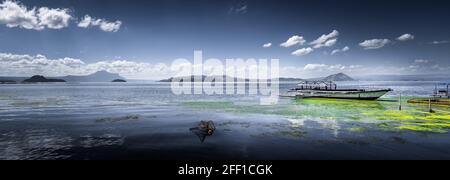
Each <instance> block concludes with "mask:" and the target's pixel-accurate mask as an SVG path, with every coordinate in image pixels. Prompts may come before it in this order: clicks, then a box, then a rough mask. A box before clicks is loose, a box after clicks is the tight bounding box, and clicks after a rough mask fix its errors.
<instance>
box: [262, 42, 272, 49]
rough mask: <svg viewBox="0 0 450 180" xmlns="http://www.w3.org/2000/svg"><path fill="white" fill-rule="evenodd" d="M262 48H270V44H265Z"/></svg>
mask: <svg viewBox="0 0 450 180" xmlns="http://www.w3.org/2000/svg"><path fill="white" fill-rule="evenodd" d="M263 47H264V48H269V47H272V43H266V44H264V45H263Z"/></svg>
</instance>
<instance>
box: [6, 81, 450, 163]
mask: <svg viewBox="0 0 450 180" xmlns="http://www.w3.org/2000/svg"><path fill="white" fill-rule="evenodd" d="M294 85H295V84H282V85H281V88H280V91H281V92H284V91H286V90H287V89H288V88H290V87H292V86H294ZM340 85H341V86H346V87H365V88H392V89H395V90H396V91H394V92H391V93H390V94H388V95H387V96H385V97H384V98H383V99H381V101H373V102H367V101H361V102H360V101H357V102H355V101H322V100H318V101H314V100H295V99H291V98H281V99H280V100H279V103H278V104H277V105H272V106H260V105H259V97H258V96H206V95H195V96H193V95H184V96H176V95H174V94H172V92H171V90H170V84H167V83H126V84H112V83H81V84H35V85H0V159H269V160H271V159H450V135H449V133H448V131H447V126H448V125H449V122H450V120H449V119H446V118H447V116H448V115H449V114H446V113H447V112H450V109H448V108H447V107H436V110H437V111H438V112H439V113H440V114H438V115H439V116H437V115H435V116H432V115H429V114H425V115H423V117H428V118H434V119H431V120H427V121H423V123H430V122H432V123H434V124H432V125H430V124H427V125H426V126H424V125H423V124H419V125H418V124H417V123H419V122H420V123H422V121H421V119H420V118H419V119H417V118H416V119H411V118H414V117H411V116H407V115H409V114H400V115H398V114H394V113H396V112H395V111H396V109H397V108H398V102H397V101H396V99H397V96H398V95H399V94H400V93H401V94H402V95H403V96H405V97H408V96H427V95H429V94H430V93H431V92H432V90H433V89H434V82H351V83H350V82H347V83H341V84H340ZM404 106H405V107H404V108H405V112H404V113H418V112H419V113H420V112H421V111H422V110H423V111H426V107H423V106H408V105H406V102H405V105H404ZM405 118H406V119H405ZM408 118H410V119H408ZM201 120H213V121H214V123H215V125H216V127H217V130H216V132H215V133H214V135H213V136H211V137H207V138H206V140H205V141H204V142H200V141H199V138H198V137H197V136H196V135H195V134H193V133H192V132H190V130H189V128H191V127H195V126H196V125H197V123H198V122H199V121H201ZM416 127H417V128H416Z"/></svg>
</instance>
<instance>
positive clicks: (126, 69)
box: [0, 53, 175, 79]
mask: <svg viewBox="0 0 450 180" xmlns="http://www.w3.org/2000/svg"><path fill="white" fill-rule="evenodd" d="M101 70H106V71H108V72H111V73H119V74H120V75H122V76H124V77H126V78H129V79H163V78H167V77H171V76H172V75H173V74H174V73H175V72H173V71H171V70H170V67H169V66H167V65H165V64H163V63H158V64H150V63H140V62H134V61H127V60H114V61H100V62H96V63H90V64H87V63H85V62H83V61H82V60H80V59H75V58H68V57H66V58H59V59H50V58H48V57H46V56H44V55H39V54H38V55H34V56H33V55H27V54H24V55H18V54H8V53H0V76H32V75H37V74H39V75H44V76H50V77H57V76H65V75H87V74H91V73H94V72H97V71H101Z"/></svg>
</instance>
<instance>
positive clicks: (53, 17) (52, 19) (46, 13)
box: [38, 7, 72, 29]
mask: <svg viewBox="0 0 450 180" xmlns="http://www.w3.org/2000/svg"><path fill="white" fill-rule="evenodd" d="M38 17H39V20H40V22H39V25H41V26H46V27H47V28H50V29H62V28H65V27H68V26H69V20H70V19H72V16H71V15H70V14H69V10H68V9H59V8H57V9H49V8H47V7H41V8H39V13H38Z"/></svg>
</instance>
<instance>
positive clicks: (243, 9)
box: [228, 3, 248, 14]
mask: <svg viewBox="0 0 450 180" xmlns="http://www.w3.org/2000/svg"><path fill="white" fill-rule="evenodd" d="M247 12H248V5H247V4H246V3H238V4H236V5H234V6H232V7H230V9H229V11H228V13H230V14H245V13H247Z"/></svg>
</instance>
